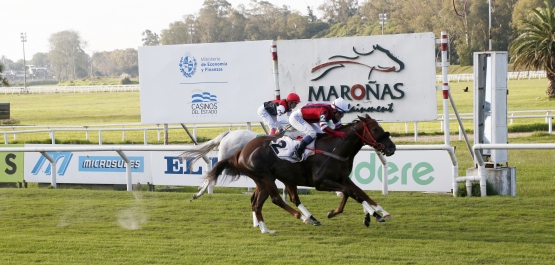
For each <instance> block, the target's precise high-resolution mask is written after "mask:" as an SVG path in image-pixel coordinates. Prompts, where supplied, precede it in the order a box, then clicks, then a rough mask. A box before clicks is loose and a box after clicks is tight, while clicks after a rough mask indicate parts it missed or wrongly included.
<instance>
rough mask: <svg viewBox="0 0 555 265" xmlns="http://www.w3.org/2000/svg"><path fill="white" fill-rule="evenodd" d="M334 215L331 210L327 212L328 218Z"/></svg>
mask: <svg viewBox="0 0 555 265" xmlns="http://www.w3.org/2000/svg"><path fill="white" fill-rule="evenodd" d="M334 216H335V214H333V210H331V211H329V212H328V218H332V217H334Z"/></svg>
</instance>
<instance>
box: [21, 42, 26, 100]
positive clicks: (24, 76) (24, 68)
mask: <svg viewBox="0 0 555 265" xmlns="http://www.w3.org/2000/svg"><path fill="white" fill-rule="evenodd" d="M25 42H27V33H26V32H21V43H23V89H24V90H27V66H25Z"/></svg>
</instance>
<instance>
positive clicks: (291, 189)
mask: <svg viewBox="0 0 555 265" xmlns="http://www.w3.org/2000/svg"><path fill="white" fill-rule="evenodd" d="M285 189H286V190H287V194H289V200H290V201H291V202H292V203H293V204H295V206H297V208H298V209H299V210H300V211H301V212H302V213H303V217H301V218H302V219H303V221H304V223H305V224H313V225H315V226H319V225H322V223H321V222H320V221H318V220H317V219H316V218H315V217H314V216H313V215H312V214H311V213H310V212H309V211H308V210H307V209H306V207H304V205H303V204H302V203H301V199H300V198H299V193H298V189H297V186H296V185H290V184H285Z"/></svg>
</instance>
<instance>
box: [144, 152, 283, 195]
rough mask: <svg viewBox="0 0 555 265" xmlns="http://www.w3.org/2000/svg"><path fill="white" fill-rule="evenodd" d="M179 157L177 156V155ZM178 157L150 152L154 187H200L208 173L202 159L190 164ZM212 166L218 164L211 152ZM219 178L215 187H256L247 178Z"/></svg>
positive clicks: (165, 153) (215, 154) (279, 185)
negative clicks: (235, 179) (234, 179)
mask: <svg viewBox="0 0 555 265" xmlns="http://www.w3.org/2000/svg"><path fill="white" fill-rule="evenodd" d="M178 155H179V154H178ZM178 155H175V154H170V153H168V152H152V154H151V157H152V160H151V161H152V162H153V164H152V167H151V168H152V176H153V177H152V181H153V183H155V184H156V185H179V186H200V185H201V184H202V182H203V181H204V179H203V178H204V176H205V175H206V172H208V165H207V164H206V162H205V161H204V160H203V159H199V160H197V161H196V162H195V163H194V164H191V162H192V159H189V160H182V159H180V158H179V156H178ZM207 156H208V158H209V159H210V161H211V162H212V164H216V162H218V152H216V151H212V152H210V153H208V154H207ZM224 179H226V178H225V177H223V176H220V180H221V181H219V182H218V183H217V186H225V187H246V188H248V187H256V184H255V183H254V181H252V180H251V179H250V178H248V177H241V178H239V179H238V180H237V181H233V182H230V181H229V180H231V178H227V180H228V181H224ZM276 183H277V184H278V187H283V184H282V183H281V182H276Z"/></svg>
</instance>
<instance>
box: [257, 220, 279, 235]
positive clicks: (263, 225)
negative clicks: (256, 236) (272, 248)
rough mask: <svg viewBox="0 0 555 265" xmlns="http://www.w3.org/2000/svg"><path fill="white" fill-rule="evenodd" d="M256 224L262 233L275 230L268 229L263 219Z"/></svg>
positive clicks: (271, 232)
mask: <svg viewBox="0 0 555 265" xmlns="http://www.w3.org/2000/svg"><path fill="white" fill-rule="evenodd" d="M258 226H259V227H260V232H262V234H273V233H275V232H276V230H268V228H267V227H266V224H265V223H264V222H263V221H260V222H258Z"/></svg>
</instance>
